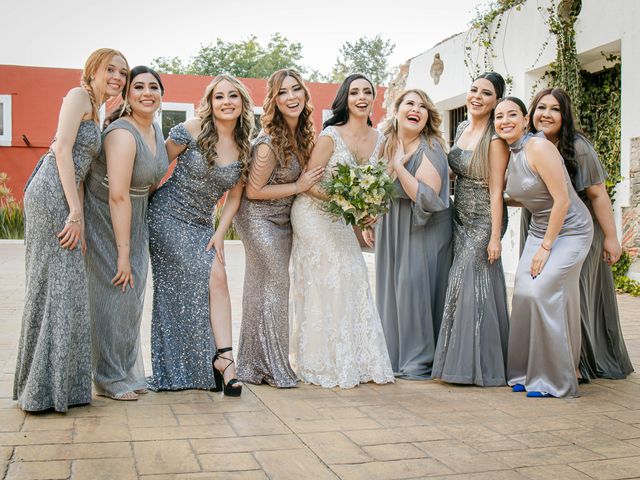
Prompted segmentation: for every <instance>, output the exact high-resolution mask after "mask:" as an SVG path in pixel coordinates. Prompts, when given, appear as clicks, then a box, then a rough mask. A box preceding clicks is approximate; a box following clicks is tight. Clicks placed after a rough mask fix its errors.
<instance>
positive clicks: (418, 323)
mask: <svg viewBox="0 0 640 480" xmlns="http://www.w3.org/2000/svg"><path fill="white" fill-rule="evenodd" d="M424 156H426V159H427V160H426V161H429V162H431V164H432V165H433V167H434V168H435V169H436V171H437V172H438V174H439V175H440V179H441V188H440V192H439V193H436V192H435V191H434V190H433V189H432V188H431V187H429V186H428V185H426V184H424V183H422V182H420V181H418V193H417V196H416V201H415V202H414V201H413V200H411V198H410V197H409V196H408V195H407V193H406V192H405V191H404V189H403V188H402V185H401V183H400V181H399V180H397V179H396V181H395V187H396V192H397V196H396V197H395V198H394V199H393V200H392V201H391V204H390V206H389V211H388V212H387V213H386V214H385V215H384V216H383V217H382V220H380V221H379V222H378V225H377V226H376V241H375V247H376V302H377V307H378V312H379V313H380V319H381V321H382V329H383V331H384V336H385V339H386V343H387V349H388V350H389V358H390V359H391V367H392V368H393V372H394V374H395V375H397V376H405V377H409V378H417V379H419V378H429V377H430V376H431V368H432V365H433V356H434V352H435V348H436V342H437V336H438V332H439V331H440V321H441V319H442V312H443V309H444V300H445V294H446V291H447V279H448V276H449V268H450V266H451V252H452V249H451V238H452V217H453V212H452V208H451V207H450V206H449V168H448V165H447V155H446V153H445V152H444V150H443V148H442V147H441V146H440V144H439V143H437V142H435V141H434V142H433V145H432V146H430V145H429V144H428V143H427V142H426V140H422V142H421V143H420V145H419V146H418V148H417V149H416V151H415V152H414V154H413V155H412V156H411V158H410V159H409V160H408V162H407V164H406V168H407V170H408V171H409V172H410V173H411V174H412V175H414V176H415V174H416V171H417V170H418V168H419V167H420V165H421V164H422V162H423V161H425V159H424Z"/></svg>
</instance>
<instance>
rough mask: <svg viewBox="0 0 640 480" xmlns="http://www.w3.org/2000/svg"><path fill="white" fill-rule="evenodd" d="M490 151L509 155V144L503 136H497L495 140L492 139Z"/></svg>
mask: <svg viewBox="0 0 640 480" xmlns="http://www.w3.org/2000/svg"><path fill="white" fill-rule="evenodd" d="M489 153H490V154H494V153H498V154H500V153H501V154H505V155H508V154H509V145H507V142H505V141H504V140H503V139H502V138H500V137H496V138H494V139H493V140H491V143H489Z"/></svg>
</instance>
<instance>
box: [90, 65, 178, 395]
mask: <svg viewBox="0 0 640 480" xmlns="http://www.w3.org/2000/svg"><path fill="white" fill-rule="evenodd" d="M163 93H164V88H163V86H162V82H161V80H160V76H159V75H158V74H157V73H156V72H155V71H154V70H152V69H150V68H148V67H145V66H138V67H135V68H133V69H131V73H130V75H129V88H128V91H127V92H126V94H125V95H123V96H124V103H123V105H122V107H121V108H120V109H119V110H118V111H116V112H114V114H113V115H112V116H111V117H110V118H109V122H110V123H109V125H108V127H107V128H106V129H105V131H104V132H103V134H102V136H103V150H102V154H101V155H100V157H99V158H98V160H97V161H96V162H94V163H93V164H92V165H91V169H90V170H89V175H88V176H87V181H86V183H85V202H84V203H85V211H86V213H87V247H88V251H87V256H86V263H87V275H88V279H89V299H90V305H91V338H92V345H93V382H94V384H95V387H96V392H97V393H98V395H104V396H107V397H110V398H113V399H115V400H137V398H138V394H140V393H146V392H147V390H146V387H147V381H146V378H145V374H144V365H143V363H142V349H141V347H140V322H141V321H142V307H143V303H144V294H145V291H146V287H147V272H148V270H149V230H148V228H147V202H148V195H149V189H150V188H151V187H152V186H155V185H156V184H157V183H158V182H159V181H160V180H162V177H163V176H164V174H165V173H166V171H167V168H168V166H169V162H168V160H167V151H166V149H165V148H164V139H163V138H162V130H161V129H160V126H159V125H158V124H157V123H156V122H155V121H154V119H155V114H156V112H157V110H158V109H159V108H160V104H161V102H162V94H163Z"/></svg>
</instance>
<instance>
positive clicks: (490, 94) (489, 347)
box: [433, 72, 509, 386]
mask: <svg viewBox="0 0 640 480" xmlns="http://www.w3.org/2000/svg"><path fill="white" fill-rule="evenodd" d="M504 86H505V84H504V80H503V79H502V77H501V76H500V75H499V74H497V73H495V72H487V73H484V74H482V75H480V76H479V77H478V78H476V79H475V81H474V82H473V83H472V84H471V88H470V89H469V92H468V93H467V110H468V112H469V117H470V120H469V121H465V122H462V123H461V124H460V126H459V128H458V131H457V134H456V138H455V143H454V145H453V147H452V148H451V151H450V152H449V165H450V166H451V169H452V170H453V172H454V173H455V174H456V175H457V179H456V185H455V195H454V216H453V264H452V265H451V271H450V273H449V285H448V287H447V296H446V300H445V308H444V314H443V318H442V327H441V329H440V335H439V337H438V346H437V348H436V353H435V359H434V363H433V378H439V379H442V380H444V381H446V382H450V383H462V384H475V385H480V386H498V385H505V384H506V362H507V342H508V335H509V313H508V310H507V293H506V286H505V280H504V272H503V270H502V261H501V260H500V255H501V245H500V239H501V237H502V235H504V232H505V230H506V226H507V212H506V208H505V206H504V201H503V199H502V190H503V185H504V173H505V169H506V167H507V161H508V158H509V152H508V150H507V146H506V144H505V143H504V141H502V140H500V139H498V138H494V133H493V122H492V118H493V109H494V108H495V105H496V101H497V100H498V99H499V98H501V97H502V95H503V93H504Z"/></svg>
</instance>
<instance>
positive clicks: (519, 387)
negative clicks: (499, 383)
mask: <svg viewBox="0 0 640 480" xmlns="http://www.w3.org/2000/svg"><path fill="white" fill-rule="evenodd" d="M511 391H513V392H516V393H519V392H526V391H527V389H526V388H524V385H522V384H521V383H516V384H515V385H514V386H513V387H511Z"/></svg>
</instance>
